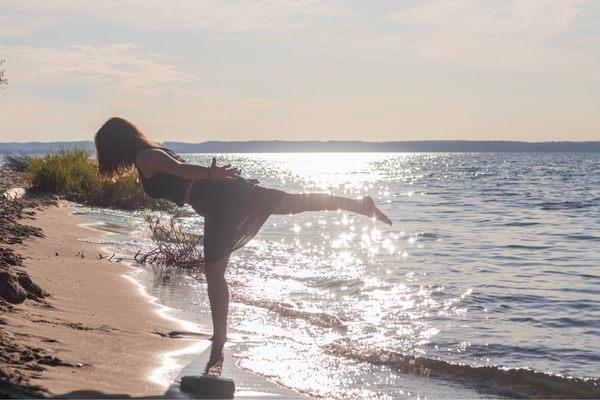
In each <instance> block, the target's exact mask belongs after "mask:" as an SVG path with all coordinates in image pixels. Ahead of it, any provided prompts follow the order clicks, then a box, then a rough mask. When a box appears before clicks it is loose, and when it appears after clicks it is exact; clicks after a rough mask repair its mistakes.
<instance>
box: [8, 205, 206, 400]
mask: <svg viewBox="0 0 600 400" xmlns="http://www.w3.org/2000/svg"><path fill="white" fill-rule="evenodd" d="M68 207H69V205H68V203H66V202H59V204H58V207H49V208H48V209H47V210H46V211H43V212H40V213H38V215H37V216H36V217H35V219H33V220H28V221H27V224H28V225H31V226H35V227H39V228H41V229H42V231H43V232H44V234H45V237H44V238H37V237H34V238H29V239H27V240H26V241H25V242H24V243H23V244H17V245H15V246H14V249H15V250H16V251H17V252H18V253H20V254H21V255H22V256H23V257H25V262H24V264H25V267H24V269H25V270H26V271H27V273H28V274H29V276H30V277H31V279H32V280H33V282H35V283H37V284H38V285H39V286H40V287H41V288H43V290H45V291H46V292H48V293H49V294H50V296H49V297H46V298H45V299H44V300H43V301H33V300H29V299H28V300H26V301H25V302H23V303H21V304H17V305H14V306H13V307H12V308H13V310H12V311H11V312H7V313H3V315H2V319H3V320H4V325H3V328H2V329H3V335H6V337H7V338H8V339H10V340H11V341H12V342H13V343H14V344H15V348H16V349H19V348H21V349H26V348H30V349H38V350H39V352H40V354H43V355H44V356H46V357H47V356H50V358H48V359H47V360H48V361H47V362H42V363H36V364H35V365H30V364H28V363H27V361H28V360H26V359H23V360H21V363H22V366H23V369H24V370H28V371H29V372H30V373H28V374H26V375H27V379H28V384H29V385H37V386H40V387H41V388H43V389H42V391H41V393H43V394H45V395H50V396H52V395H61V396H62V395H67V394H69V393H71V394H75V393H73V392H75V391H94V392H101V393H103V394H111V395H114V394H120V395H128V396H159V395H163V394H164V393H165V391H166V390H167V389H168V385H167V386H165V384H164V383H162V384H160V383H157V382H153V381H151V380H150V376H151V375H152V374H153V372H154V371H156V370H157V369H158V368H160V367H161V363H162V359H161V355H162V354H164V353H165V352H171V351H175V350H181V349H184V348H186V347H189V346H191V345H193V344H194V343H196V344H197V343H198V339H197V338H194V339H191V338H171V337H168V335H164V334H165V333H168V332H170V331H176V330H181V325H180V324H179V323H177V322H176V321H171V320H168V319H165V318H163V317H161V316H160V315H159V314H158V312H157V311H158V306H156V305H155V304H153V303H152V302H151V300H150V299H149V298H148V297H144V296H142V295H141V293H140V288H139V286H137V285H136V284H135V283H133V282H132V281H131V280H129V279H126V278H125V277H124V275H128V274H132V273H133V268H132V267H130V266H127V265H125V264H122V263H115V262H108V261H107V260H106V258H104V259H99V254H102V253H103V252H102V250H101V249H100V248H99V246H98V245H94V244H90V243H86V242H83V241H81V240H80V239H81V238H89V237H93V236H98V235H101V232H100V231H96V230H92V229H89V228H86V227H83V226H79V224H81V223H82V221H80V220H78V219H76V218H75V217H73V216H72V215H70V213H69V209H68ZM104 255H106V253H104ZM161 334H162V335H161ZM206 344H207V345H208V342H207V343H206ZM40 364H41V365H40ZM39 369H42V370H39ZM172 373H173V374H175V376H176V373H177V371H174V372H172ZM175 376H173V377H172V378H175Z"/></svg>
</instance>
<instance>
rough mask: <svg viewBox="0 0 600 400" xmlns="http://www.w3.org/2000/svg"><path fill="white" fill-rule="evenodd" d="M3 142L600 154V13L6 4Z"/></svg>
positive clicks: (406, 6)
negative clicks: (414, 144)
mask: <svg viewBox="0 0 600 400" xmlns="http://www.w3.org/2000/svg"><path fill="white" fill-rule="evenodd" d="M0 10H1V11H0V59H6V63H5V65H4V67H5V68H6V76H7V78H8V81H9V83H8V85H6V86H5V87H4V89H2V90H1V91H0V141H28V140H42V141H52V140H81V139H90V138H91V137H92V135H93V134H94V133H95V131H96V130H97V129H98V127H99V126H100V125H101V124H102V122H104V120H106V119H107V118H108V117H110V116H113V115H119V116H124V117H126V118H129V119H131V120H132V121H134V122H135V123H137V124H138V125H140V127H141V128H142V129H143V130H145V131H147V132H148V133H149V134H150V135H151V136H152V137H153V138H154V139H156V140H181V141H191V142H202V141H206V140H253V139H265V140H271V139H282V140H303V139H306V140H308V139H311V140H315V139H318V140H321V139H323V140H335V139H354V140H374V141H378V140H419V139H503V140H531V141H543V140H600V112H599V110H600V107H599V106H600V51H599V50H598V49H600V2H599V1H593V0H591V1H588V0H513V1H509V0H502V1H499V0H427V1H426V0H422V1H419V0H407V1H402V2H398V1H379V0H372V1H337V0H333V1H317V0H295V1H292V0H289V1H286V0H277V1H268V0H267V1H249V0H247V1H208V0H205V1H195V0H194V1H193V0H175V1H158V0H146V1H142V0H139V1H134V0H119V1H113V0H107V1H101V2H100V1H99V2H87V1H78V0H57V1H52V2H47V1H36V0H31V1H16V0H15V1H12V0H3V1H0Z"/></svg>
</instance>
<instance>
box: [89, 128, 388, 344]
mask: <svg viewBox="0 0 600 400" xmlns="http://www.w3.org/2000/svg"><path fill="white" fill-rule="evenodd" d="M94 139H95V143H96V153H97V157H98V168H99V174H100V176H101V177H103V178H109V179H115V178H117V177H118V176H120V175H123V174H126V173H128V172H129V171H131V170H132V169H133V168H134V167H135V168H136V169H137V172H138V174H139V177H140V180H141V182H142V185H143V187H144V190H145V191H146V193H148V195H150V196H152V197H156V198H165V199H169V200H172V201H174V202H175V203H177V204H178V205H180V206H181V205H184V204H186V203H187V204H190V205H191V206H192V208H193V209H194V210H195V211H196V212H197V213H198V214H199V215H201V216H203V217H204V262H205V266H204V267H205V273H206V283H207V287H208V298H209V301H210V308H211V312H212V320H213V336H212V340H213V341H218V342H224V341H226V340H227V313H228V309H229V291H228V288H227V282H226V281H225V268H226V267H227V262H228V260H229V255H230V254H231V252H232V251H234V250H236V249H238V248H240V247H241V246H243V245H244V244H246V243H247V242H248V241H249V240H250V239H252V237H254V235H256V233H257V232H258V230H259V229H260V227H261V226H262V225H263V224H264V222H265V221H266V220H267V218H268V217H269V215H271V214H296V213H299V212H303V211H322V210H340V209H341V210H346V211H351V212H354V213H358V214H362V215H365V216H368V217H374V218H376V219H378V220H380V221H382V222H385V223H387V224H389V225H391V224H392V222H391V221H390V219H389V218H388V217H387V216H385V215H384V214H383V213H382V212H381V211H380V210H379V209H378V208H377V207H375V204H374V203H373V200H372V199H371V198H370V197H363V198H362V199H349V198H345V197H339V196H333V195H328V194H323V193H302V194H293V193H286V192H284V191H281V190H276V189H269V188H265V187H262V186H259V185H257V184H256V183H257V182H256V181H254V180H247V179H244V178H242V177H240V176H239V172H240V171H239V169H237V168H232V167H231V166H229V165H226V166H222V167H219V166H217V165H216V162H215V159H214V158H213V161H212V164H211V165H210V167H205V166H202V165H196V164H189V163H187V162H185V161H184V160H183V159H182V158H180V157H179V156H177V155H176V154H175V153H173V152H171V151H170V150H168V149H164V148H161V147H158V146H157V145H156V144H154V143H153V142H152V141H150V140H149V139H148V138H147V137H146V136H145V135H144V134H143V133H142V131H141V130H140V129H139V128H138V127H137V126H135V125H134V124H133V123H131V122H129V121H127V120H125V119H123V118H111V119H109V120H108V121H106V123H104V125H103V126H102V127H101V128H100V130H99V131H98V133H96V136H95V138H94Z"/></svg>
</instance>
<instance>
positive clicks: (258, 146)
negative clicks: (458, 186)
mask: <svg viewBox="0 0 600 400" xmlns="http://www.w3.org/2000/svg"><path fill="white" fill-rule="evenodd" d="M161 145H162V146H164V147H168V148H170V149H172V150H173V151H176V152H179V153H329V152H332V153H334V152H337V153H350V152H360V153H373V152H378V153H379V152H389V153H594V152H600V141H589V142H570V141H561V142H517V141H481V140H473V141H471V140H428V141H389V142H363V141H280V140H252V141H230V142H224V141H208V142H201V143H188V142H171V141H169V142H163V143H161ZM76 147H77V148H83V149H87V150H90V151H94V143H93V142H92V141H91V140H83V141H71V142H67V141H64V142H3V143H0V154H10V153H46V152H49V151H56V150H60V149H68V148H76Z"/></svg>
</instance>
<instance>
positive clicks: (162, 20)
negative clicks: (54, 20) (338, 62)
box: [5, 0, 348, 32]
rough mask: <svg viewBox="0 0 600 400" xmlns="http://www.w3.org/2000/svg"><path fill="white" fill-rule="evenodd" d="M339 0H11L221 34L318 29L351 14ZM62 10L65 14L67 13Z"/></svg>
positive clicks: (11, 5)
mask: <svg viewBox="0 0 600 400" xmlns="http://www.w3.org/2000/svg"><path fill="white" fill-rule="evenodd" d="M343 4H344V3H343V2H341V1H338V0H334V1H329V2H322V1H318V0H235V1H220V0H202V1H198V0H172V1H161V0H145V1H139V0H120V1H116V0H106V1H101V2H82V1H79V0H57V1H54V2H52V3H51V4H49V3H48V2H46V1H42V0H39V1H33V0H32V1H31V2H28V3H26V4H24V3H22V2H20V1H8V2H7V4H5V7H6V8H8V9H12V10H16V11H21V12H22V11H24V10H26V9H27V8H35V9H36V10H37V11H38V12H40V11H41V10H43V11H44V12H46V13H54V12H55V10H64V9H68V10H69V13H70V14H71V15H73V14H78V15H80V16H81V15H87V16H90V17H93V18H94V19H99V20H104V21H113V22H117V23H121V24H123V25H126V26H128V27H137V28H144V29H149V30H157V29H158V30H170V31H176V30H190V29H208V30H213V31H218V32H293V31H297V30H305V29H307V28H309V27H314V23H315V22H318V21H319V20H320V19H331V18H335V19H337V18H339V17H341V16H343V15H344V14H345V13H347V12H348V10H347V8H346V7H345V6H344V5H343ZM61 14H62V13H61Z"/></svg>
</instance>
